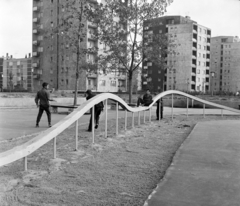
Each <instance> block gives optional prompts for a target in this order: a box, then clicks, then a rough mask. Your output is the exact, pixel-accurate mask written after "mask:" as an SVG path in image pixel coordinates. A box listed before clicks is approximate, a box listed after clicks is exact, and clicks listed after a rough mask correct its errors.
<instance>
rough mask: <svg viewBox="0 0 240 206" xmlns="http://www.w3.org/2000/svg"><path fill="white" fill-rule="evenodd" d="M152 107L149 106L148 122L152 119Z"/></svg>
mask: <svg viewBox="0 0 240 206" xmlns="http://www.w3.org/2000/svg"><path fill="white" fill-rule="evenodd" d="M151 108H152V107H150V108H149V122H151V119H152V109H151Z"/></svg>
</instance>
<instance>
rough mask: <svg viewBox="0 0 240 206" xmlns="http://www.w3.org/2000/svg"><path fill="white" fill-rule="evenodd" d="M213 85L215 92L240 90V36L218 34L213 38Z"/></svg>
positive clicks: (211, 70)
mask: <svg viewBox="0 0 240 206" xmlns="http://www.w3.org/2000/svg"><path fill="white" fill-rule="evenodd" d="M210 73H211V74H212V76H211V80H210V82H211V85H212V89H213V91H214V92H221V91H222V92H234V93H235V92H237V91H239V90H240V38H239V37H238V36H217V37H213V38H211V66H210Z"/></svg>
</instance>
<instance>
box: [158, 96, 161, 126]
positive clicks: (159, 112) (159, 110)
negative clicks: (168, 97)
mask: <svg viewBox="0 0 240 206" xmlns="http://www.w3.org/2000/svg"><path fill="white" fill-rule="evenodd" d="M158 101H159V104H158V121H159V122H160V120H161V106H162V105H161V104H162V103H161V101H160V99H159V100H158Z"/></svg>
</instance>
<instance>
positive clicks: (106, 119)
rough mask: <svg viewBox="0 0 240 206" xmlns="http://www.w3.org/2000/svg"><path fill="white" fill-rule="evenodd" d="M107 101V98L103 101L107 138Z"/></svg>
mask: <svg viewBox="0 0 240 206" xmlns="http://www.w3.org/2000/svg"><path fill="white" fill-rule="evenodd" d="M107 106H108V103H107V99H106V101H105V138H107V114H108V108H107Z"/></svg>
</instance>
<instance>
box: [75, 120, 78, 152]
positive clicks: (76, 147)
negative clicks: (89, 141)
mask: <svg viewBox="0 0 240 206" xmlns="http://www.w3.org/2000/svg"><path fill="white" fill-rule="evenodd" d="M75 124H76V133H75V150H76V151H77V150H78V120H77V121H76V123H75Z"/></svg>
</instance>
